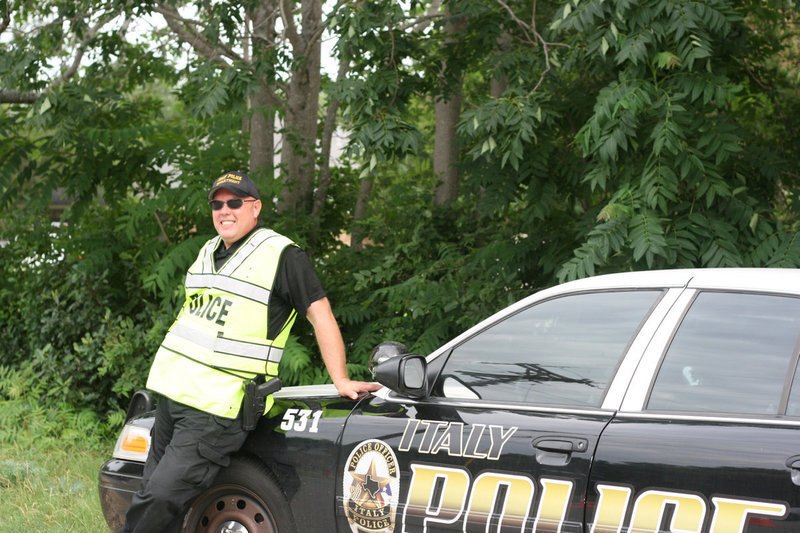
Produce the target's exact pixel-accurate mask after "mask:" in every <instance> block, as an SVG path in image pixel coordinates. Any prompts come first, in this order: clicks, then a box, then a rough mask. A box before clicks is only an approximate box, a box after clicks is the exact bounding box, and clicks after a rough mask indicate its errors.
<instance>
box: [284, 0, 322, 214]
mask: <svg viewBox="0 0 800 533" xmlns="http://www.w3.org/2000/svg"><path fill="white" fill-rule="evenodd" d="M287 4H289V2H288V0H283V3H282V14H283V21H284V25H285V26H286V32H287V35H288V37H289V40H290V42H291V43H292V49H293V63H294V65H295V67H294V68H295V70H294V71H293V72H292V75H291V78H290V80H289V87H288V94H287V101H286V118H285V123H284V133H283V149H282V152H281V166H282V172H283V177H284V179H283V186H284V188H283V193H282V195H281V202H280V203H279V205H278V211H279V212H281V213H289V212H296V213H298V214H310V213H311V200H312V197H313V187H314V169H315V164H314V163H315V157H314V156H315V154H316V152H315V148H316V141H317V112H318V111H319V93H320V87H321V81H320V78H321V76H320V65H321V58H320V48H321V47H320V38H321V35H322V30H323V27H322V3H321V0H302V2H301V21H302V33H300V34H298V33H297V30H296V26H295V24H294V20H293V18H292V13H291V11H290V9H289V6H288V5H287Z"/></svg>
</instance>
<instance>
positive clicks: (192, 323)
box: [147, 228, 296, 418]
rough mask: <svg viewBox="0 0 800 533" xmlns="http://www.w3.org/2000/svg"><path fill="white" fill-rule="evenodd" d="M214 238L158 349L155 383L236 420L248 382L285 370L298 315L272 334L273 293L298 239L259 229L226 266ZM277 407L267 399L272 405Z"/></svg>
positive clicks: (172, 395)
mask: <svg viewBox="0 0 800 533" xmlns="http://www.w3.org/2000/svg"><path fill="white" fill-rule="evenodd" d="M219 240H220V237H219V236H217V237H214V238H213V239H211V240H210V241H208V242H207V243H206V244H205V245H204V246H203V248H202V249H201V250H200V253H199V255H198V256H197V260H196V261H195V262H194V264H193V265H192V266H191V267H190V268H189V271H188V273H187V275H186V302H185V303H184V305H183V308H182V309H181V311H180V312H179V313H178V317H177V319H176V320H175V322H174V323H173V324H172V326H171V327H170V329H169V331H168V332H167V335H166V336H165V338H164V341H163V342H162V343H161V346H160V347H159V349H158V351H157V352H156V356H155V359H154V360H153V365H152V366H151V367H150V375H149V377H148V379H147V388H148V389H150V390H153V391H156V392H158V393H160V394H163V395H164V396H167V397H169V398H171V399H173V400H175V401H176V402H180V403H182V404H185V405H189V406H192V407H195V408H197V409H200V410H202V411H206V412H208V413H211V414H214V415H217V416H221V417H225V418H236V416H237V415H238V413H239V409H240V408H241V404H242V397H243V396H244V383H245V381H247V380H249V379H252V378H254V377H255V376H256V375H261V374H265V375H266V376H267V379H269V378H271V377H276V376H277V375H278V363H279V362H280V360H281V356H282V355H283V348H284V347H285V346H286V340H287V338H288V337H289V330H290V329H291V327H292V324H293V323H294V319H295V318H296V313H295V312H294V310H292V312H291V314H290V316H289V318H288V319H287V320H286V323H285V324H284V325H283V327H282V328H281V331H280V333H279V334H278V336H277V338H275V339H269V338H267V326H268V324H269V316H268V315H269V307H268V303H269V295H270V291H271V290H272V285H273V283H274V280H275V274H276V271H277V269H278V262H279V259H280V256H281V252H282V251H283V250H284V248H286V247H287V246H290V245H292V244H293V243H292V241H291V240H289V239H288V238H286V237H284V236H282V235H279V234H278V233H275V232H274V231H272V230H268V229H263V228H262V229H258V230H256V231H254V232H253V233H252V234H251V235H250V237H249V238H248V239H247V241H246V242H244V243H242V245H241V246H240V247H239V249H238V250H236V252H234V254H233V255H232V256H231V257H230V258H229V259H228V260H227V261H226V263H225V264H224V265H223V266H222V268H221V269H220V270H219V271H216V269H215V268H214V250H215V249H216V248H217V245H218V244H219ZM271 406H272V398H271V397H270V398H269V399H268V400H267V405H266V409H269V408H270V407H271Z"/></svg>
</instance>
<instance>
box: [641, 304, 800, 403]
mask: <svg viewBox="0 0 800 533" xmlns="http://www.w3.org/2000/svg"><path fill="white" fill-rule="evenodd" d="M799 334H800V298H792V297H785V296H776V295H764V294H740V293H723V292H704V293H700V294H699V295H698V296H697V298H696V299H695V301H694V302H693V303H692V306H691V308H690V309H689V311H688V312H687V313H686V316H685V317H684V319H683V320H682V322H681V325H680V327H679V328H678V330H677V332H676V333H675V336H674V338H673V340H672V342H671V343H670V346H669V349H668V350H667V352H666V355H665V356H664V359H663V361H662V364H661V368H660V369H659V372H658V375H657V377H656V380H655V383H654V385H653V390H652V392H651V395H650V399H649V401H648V404H647V408H648V409H654V410H671V411H690V412H715V413H727V414H772V415H774V414H778V412H779V409H780V404H781V397H782V394H783V389H784V386H785V383H786V376H787V375H791V374H793V373H794V366H795V363H796V356H797V349H798V347H797V343H798V335H799Z"/></svg>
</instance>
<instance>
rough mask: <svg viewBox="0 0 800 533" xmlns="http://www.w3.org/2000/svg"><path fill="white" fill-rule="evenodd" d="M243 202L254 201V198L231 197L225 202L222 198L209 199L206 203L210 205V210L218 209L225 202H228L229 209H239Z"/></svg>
mask: <svg viewBox="0 0 800 533" xmlns="http://www.w3.org/2000/svg"><path fill="white" fill-rule="evenodd" d="M245 202H255V200H242V199H241V198H231V199H230V200H228V201H227V202H223V201H222V200H210V201H209V202H208V205H209V206H210V207H211V210H212V211H219V210H220V209H222V206H223V205H225V204H228V208H229V209H239V208H240V207H242V204H244V203H245Z"/></svg>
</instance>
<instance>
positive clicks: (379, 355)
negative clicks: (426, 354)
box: [369, 341, 408, 378]
mask: <svg viewBox="0 0 800 533" xmlns="http://www.w3.org/2000/svg"><path fill="white" fill-rule="evenodd" d="M407 353H408V348H406V345H405V344H403V343H402V342H395V341H386V342H382V343H380V344H379V345H377V346H376V347H375V349H374V350H372V353H371V354H369V371H370V373H371V374H372V377H373V378H374V377H375V367H376V366H378V365H379V364H381V363H383V362H384V361H387V360H389V359H391V358H392V357H397V356H398V355H405V354H407Z"/></svg>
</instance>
